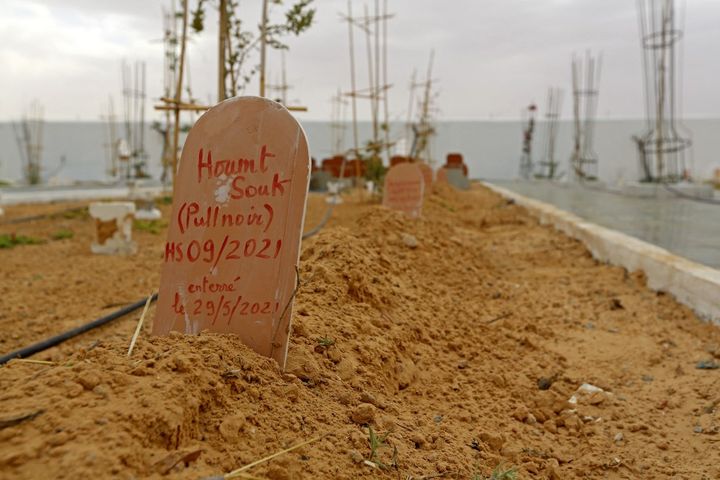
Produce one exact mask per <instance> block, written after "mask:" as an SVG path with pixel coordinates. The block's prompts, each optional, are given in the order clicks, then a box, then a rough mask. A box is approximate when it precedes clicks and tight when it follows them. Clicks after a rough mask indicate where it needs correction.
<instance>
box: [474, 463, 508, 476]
mask: <svg viewBox="0 0 720 480" xmlns="http://www.w3.org/2000/svg"><path fill="white" fill-rule="evenodd" d="M517 478H518V474H517V467H510V468H505V467H504V466H503V465H502V464H500V465H498V466H497V467H495V470H493V471H492V473H491V474H490V476H489V477H486V476H485V475H483V474H481V473H475V474H473V476H472V477H470V480H517Z"/></svg>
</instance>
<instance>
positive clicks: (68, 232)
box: [50, 228, 75, 240]
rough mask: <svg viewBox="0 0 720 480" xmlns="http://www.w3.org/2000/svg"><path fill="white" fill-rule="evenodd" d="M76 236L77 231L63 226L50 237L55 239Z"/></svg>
mask: <svg viewBox="0 0 720 480" xmlns="http://www.w3.org/2000/svg"><path fill="white" fill-rule="evenodd" d="M74 236H75V233H74V232H73V231H72V230H70V229H68V228H61V229H60V230H58V231H57V232H55V233H53V234H52V235H50V238H52V239H53V240H66V239H68V238H73V237H74Z"/></svg>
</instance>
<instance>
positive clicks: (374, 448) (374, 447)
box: [368, 425, 397, 468]
mask: <svg viewBox="0 0 720 480" xmlns="http://www.w3.org/2000/svg"><path fill="white" fill-rule="evenodd" d="M388 435H390V432H387V433H386V434H385V435H378V434H377V433H375V430H373V428H372V425H369V426H368V443H369V444H370V458H369V461H370V462H372V463H374V464H375V465H377V466H378V467H380V468H387V465H385V464H384V463H383V462H382V461H381V460H380V450H381V449H383V448H390V445H388V444H387V438H388ZM392 464H393V465H397V449H396V448H393V457H392Z"/></svg>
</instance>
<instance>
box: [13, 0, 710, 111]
mask: <svg viewBox="0 0 720 480" xmlns="http://www.w3.org/2000/svg"><path fill="white" fill-rule="evenodd" d="M170 1H171V0H44V1H41V0H3V1H2V5H3V8H2V13H1V14H0V68H2V72H1V73H0V120H7V119H13V118H17V117H19V116H20V115H21V114H22V112H23V111H24V110H25V109H26V108H27V106H28V105H29V103H30V102H31V101H32V100H34V99H37V100H38V101H39V102H40V103H41V104H42V105H43V106H44V109H45V118H46V119H48V120H62V119H67V120H97V119H99V118H100V115H101V114H102V113H103V109H104V108H105V105H106V104H107V102H108V100H107V99H108V96H109V95H112V96H113V97H114V101H115V108H116V112H117V111H118V110H119V108H120V105H121V80H120V65H121V61H122V59H126V60H128V61H135V60H143V61H145V62H147V69H148V79H147V82H148V94H149V96H150V97H153V98H157V97H159V96H160V95H161V92H162V68H163V63H162V62H163V46H162V42H161V41H160V39H161V38H162V28H163V27H162V13H161V12H162V6H163V5H169V3H170ZM195 1H196V0H190V4H191V5H194V4H195ZM259 3H260V0H241V1H240V4H241V8H243V12H244V14H243V18H244V19H245V20H246V22H248V23H247V24H248V25H255V24H257V23H258V11H259V9H258V4H259ZM286 3H290V0H286ZM364 3H365V2H363V1H359V0H353V7H354V8H355V9H356V12H360V11H361V10H362V7H363V4H364ZM369 3H370V6H373V5H374V2H372V1H370V2H369ZM381 3H382V2H381ZM388 5H389V11H390V12H392V13H394V14H395V17H394V18H393V19H392V20H390V23H389V26H388V31H389V35H388V57H389V81H390V82H391V83H392V84H393V88H392V90H391V91H390V112H391V117H392V118H393V119H403V118H405V114H406V110H407V104H408V84H409V82H410V77H411V74H412V72H413V69H416V68H417V69H418V70H419V71H421V72H424V71H425V69H426V65H427V61H428V56H429V53H430V50H431V49H434V50H435V73H434V75H433V76H434V78H435V79H436V80H437V86H438V94H439V96H438V107H439V110H440V112H439V115H438V117H439V118H440V119H445V120H450V119H488V118H496V119H502V118H516V117H518V116H519V113H520V111H521V109H522V108H523V107H524V106H525V105H527V104H528V103H529V102H531V101H535V102H538V103H540V104H541V105H542V104H543V103H544V100H545V92H546V89H547V87H548V86H551V85H556V86H560V87H563V88H564V89H565V101H564V105H563V114H564V116H569V115H570V111H571V105H570V103H571V99H570V95H569V87H570V66H569V63H570V56H571V54H572V53H573V52H584V51H585V50H586V49H592V50H594V51H602V52H603V56H604V65H603V73H602V79H601V84H600V104H599V116H601V117H613V118H618V117H638V116H641V115H642V108H643V101H642V80H641V79H642V71H641V64H640V58H641V57H640V47H639V40H638V23H637V14H636V10H635V1H633V0H602V1H601V0H388ZM315 6H316V7H317V17H316V24H315V25H314V26H313V27H312V29H311V30H310V31H308V32H307V33H305V34H303V35H302V36H301V37H299V38H293V39H291V40H290V41H289V44H290V47H291V49H290V51H289V53H288V54H287V76H288V81H289V83H290V84H292V85H293V89H292V90H291V92H290V95H289V96H290V98H291V99H292V100H296V101H297V102H300V103H302V104H304V105H307V106H308V108H309V112H308V113H304V114H300V116H301V118H302V119H309V120H316V119H327V118H329V116H330V108H331V104H330V97H331V96H332V95H333V94H334V92H335V91H336V90H337V89H338V88H341V89H343V91H347V90H349V85H350V73H349V61H348V54H347V52H348V34H347V25H346V24H343V23H342V22H341V21H340V17H339V13H340V12H341V11H342V12H345V11H346V9H347V2H346V1H344V0H315ZM279 13H281V9H280V8H279V7H276V8H275V14H279ZM216 15H217V12H216V11H214V10H213V11H211V12H209V15H208V20H207V23H208V24H210V25H212V24H213V23H215V22H216V21H217V20H216ZM719 23H720V1H719V0H687V6H686V8H685V19H684V29H685V36H684V39H683V43H684V45H683V49H684V75H683V82H682V90H683V106H682V108H683V111H684V114H685V116H694V117H696V116H705V117H717V116H718V113H719V111H720V93H719V92H718V85H720V79H719V75H718V74H720V41H718V38H720V34H718V27H717V25H718V24H719ZM358 35H359V34H358ZM356 40H357V41H358V42H359V41H360V40H361V38H360V37H359V36H356ZM359 47H364V44H362V43H360V45H359ZM216 48H217V47H216V34H215V31H214V29H209V30H208V31H206V32H204V33H202V34H201V35H199V36H195V37H194V38H193V39H192V43H191V44H190V46H189V64H190V79H191V86H192V90H193V93H194V95H195V96H196V97H197V98H199V99H201V101H208V100H209V99H211V98H212V99H214V98H215V97H216V95H217V94H216V91H215V89H216V71H217V67H216ZM364 53H365V50H364V48H363V49H360V48H358V51H357V55H358V62H359V67H358V81H359V86H365V85H366V81H365V79H366V78H367V70H366V67H365V63H364V62H365V56H364ZM279 72H280V55H279V54H278V53H276V52H272V53H271V54H270V80H271V81H272V80H274V79H275V78H276V76H277V75H279ZM246 93H248V94H256V93H257V86H256V84H255V83H253V84H251V85H250V87H249V88H248V90H247V91H246ZM148 103H149V104H150V105H148V115H149V116H153V115H155V113H153V111H152V108H151V103H152V102H148ZM368 112H369V109H368V107H367V106H366V105H364V104H363V105H362V107H361V109H360V115H361V117H364V118H367V116H368V115H369V113H368Z"/></svg>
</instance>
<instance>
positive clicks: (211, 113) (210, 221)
mask: <svg viewBox="0 0 720 480" xmlns="http://www.w3.org/2000/svg"><path fill="white" fill-rule="evenodd" d="M309 181H310V154H309V150H308V144H307V140H306V138H305V133H304V132H303V130H302V128H301V127H300V125H299V124H298V122H297V121H296V120H295V118H294V117H293V116H292V115H290V113H289V112H288V111H287V110H286V109H285V108H284V107H283V106H282V105H280V104H279V103H276V102H273V101H271V100H268V99H265V98H260V97H237V98H232V99H229V100H225V101H224V102H222V103H220V104H218V105H216V106H215V107H213V108H211V109H210V110H208V111H207V112H206V113H205V114H204V115H203V116H202V117H200V119H199V120H198V121H197V123H195V125H194V126H193V128H192V129H191V130H190V133H189V134H188V137H187V140H186V141H185V145H184V147H183V151H182V158H181V160H180V166H179V169H178V173H177V176H176V180H175V182H176V183H175V192H174V195H173V213H172V217H171V223H170V226H169V229H168V238H167V242H166V244H165V255H164V264H163V269H162V278H161V284H160V292H159V297H158V308H157V314H156V317H155V321H154V324H153V333H154V334H156V335H165V334H167V333H169V332H170V331H171V330H175V331H180V332H184V333H188V334H196V333H200V332H201V331H202V330H210V331H213V332H220V333H234V334H237V335H238V336H240V338H241V339H242V341H243V342H244V343H245V344H246V345H248V346H250V347H251V348H252V349H253V350H255V351H256V352H258V353H260V354H262V355H266V356H268V357H272V358H274V359H275V360H277V362H278V363H279V364H280V366H281V367H283V368H284V366H285V359H286V357H287V345H288V339H289V336H290V317H291V314H292V303H293V298H294V295H295V289H296V285H297V273H296V268H297V264H298V257H299V253H300V240H301V235H302V226H303V219H304V216H305V204H306V200H307V192H308V185H309Z"/></svg>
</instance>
